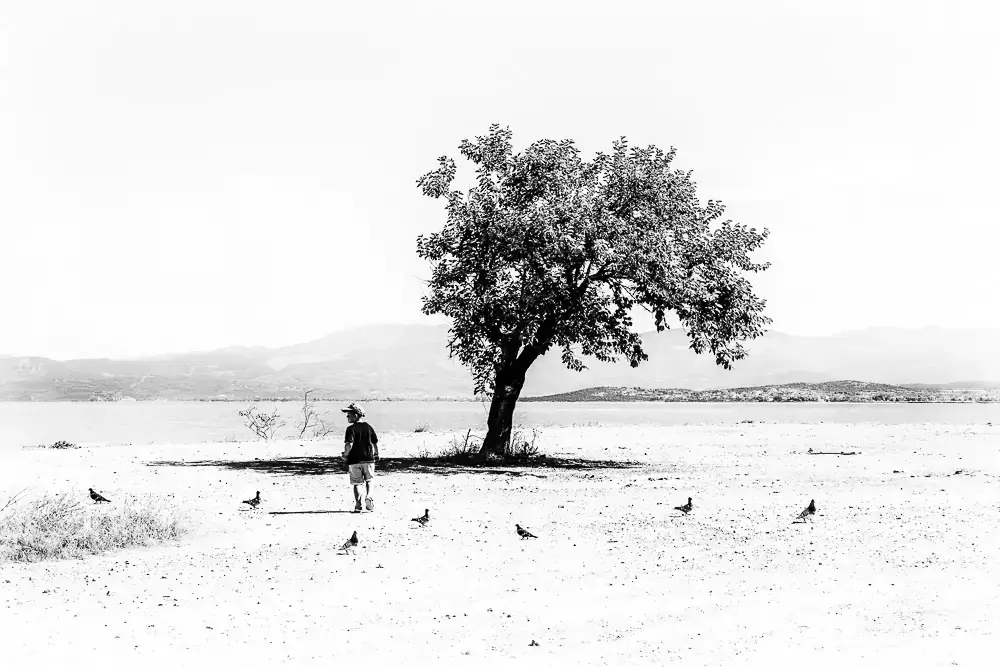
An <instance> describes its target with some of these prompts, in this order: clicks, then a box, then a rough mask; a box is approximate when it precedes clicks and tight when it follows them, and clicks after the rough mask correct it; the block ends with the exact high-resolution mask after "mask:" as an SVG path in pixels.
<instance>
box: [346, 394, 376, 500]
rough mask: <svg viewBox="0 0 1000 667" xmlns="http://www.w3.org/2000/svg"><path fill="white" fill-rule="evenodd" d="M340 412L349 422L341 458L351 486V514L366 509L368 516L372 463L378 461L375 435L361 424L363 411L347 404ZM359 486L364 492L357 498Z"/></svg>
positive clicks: (372, 477) (355, 404) (356, 406)
mask: <svg viewBox="0 0 1000 667" xmlns="http://www.w3.org/2000/svg"><path fill="white" fill-rule="evenodd" d="M341 412H343V413H345V414H346V416H347V421H349V422H350V425H349V426H348V427H347V431H346V433H344V453H343V454H341V458H342V459H344V460H345V461H347V468H348V470H349V471H350V479H351V486H353V487H354V511H355V512H361V511H363V510H364V509H367V510H368V511H369V512H371V511H374V509H375V501H374V499H372V495H371V494H372V483H373V481H374V478H375V462H376V461H378V435H376V434H375V429H373V428H372V427H371V424H369V423H368V422H366V421H365V410H364V408H362V407H361V406H360V405H358V404H357V403H351V404H350V405H348V406H347V407H346V408H343V409H342V410H341ZM362 486H364V488H365V494H364V496H362V495H361V487H362Z"/></svg>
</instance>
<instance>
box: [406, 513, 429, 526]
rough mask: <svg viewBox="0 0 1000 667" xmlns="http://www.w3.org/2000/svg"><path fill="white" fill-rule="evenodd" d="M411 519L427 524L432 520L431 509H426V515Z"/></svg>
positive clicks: (423, 524)
mask: <svg viewBox="0 0 1000 667" xmlns="http://www.w3.org/2000/svg"><path fill="white" fill-rule="evenodd" d="M410 521H416V522H417V523H419V524H420V525H421V526H426V525H427V524H428V523H430V521H431V511H430V510H424V515H423V516H418V517H416V518H413V519H410Z"/></svg>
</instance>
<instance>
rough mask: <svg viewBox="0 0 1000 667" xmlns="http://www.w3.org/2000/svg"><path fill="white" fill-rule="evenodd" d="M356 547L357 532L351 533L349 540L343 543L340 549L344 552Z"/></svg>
mask: <svg viewBox="0 0 1000 667" xmlns="http://www.w3.org/2000/svg"><path fill="white" fill-rule="evenodd" d="M356 546H358V531H354V532H353V533H351V539H349V540H347V541H346V542H344V545H343V546H342V547H340V548H341V549H343V550H344V551H350V550H351V549H353V548H354V547H356Z"/></svg>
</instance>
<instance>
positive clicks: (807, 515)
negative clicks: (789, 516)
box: [792, 500, 816, 523]
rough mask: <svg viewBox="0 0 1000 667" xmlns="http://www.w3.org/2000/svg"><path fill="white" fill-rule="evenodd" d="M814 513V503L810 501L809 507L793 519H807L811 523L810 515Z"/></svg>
mask: <svg viewBox="0 0 1000 667" xmlns="http://www.w3.org/2000/svg"><path fill="white" fill-rule="evenodd" d="M815 513H816V501H815V500H810V501H809V507H807V508H805V509H804V510H802V512H801V513H800V514H799V515H798V516H797V517H796V518H795V521H805V520H806V519H809V520H810V521H812V515H813V514H815ZM792 523H795V522H794V521H793V522H792Z"/></svg>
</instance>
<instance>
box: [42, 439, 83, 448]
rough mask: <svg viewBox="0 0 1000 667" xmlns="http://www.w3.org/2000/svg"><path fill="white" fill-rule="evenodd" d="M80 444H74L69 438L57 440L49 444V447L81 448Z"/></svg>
mask: <svg viewBox="0 0 1000 667" xmlns="http://www.w3.org/2000/svg"><path fill="white" fill-rule="evenodd" d="M79 447H80V446H79V445H74V444H73V443H72V442H69V441H67V440H57V441H56V442H53V443H52V444H51V445H49V449H79Z"/></svg>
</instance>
